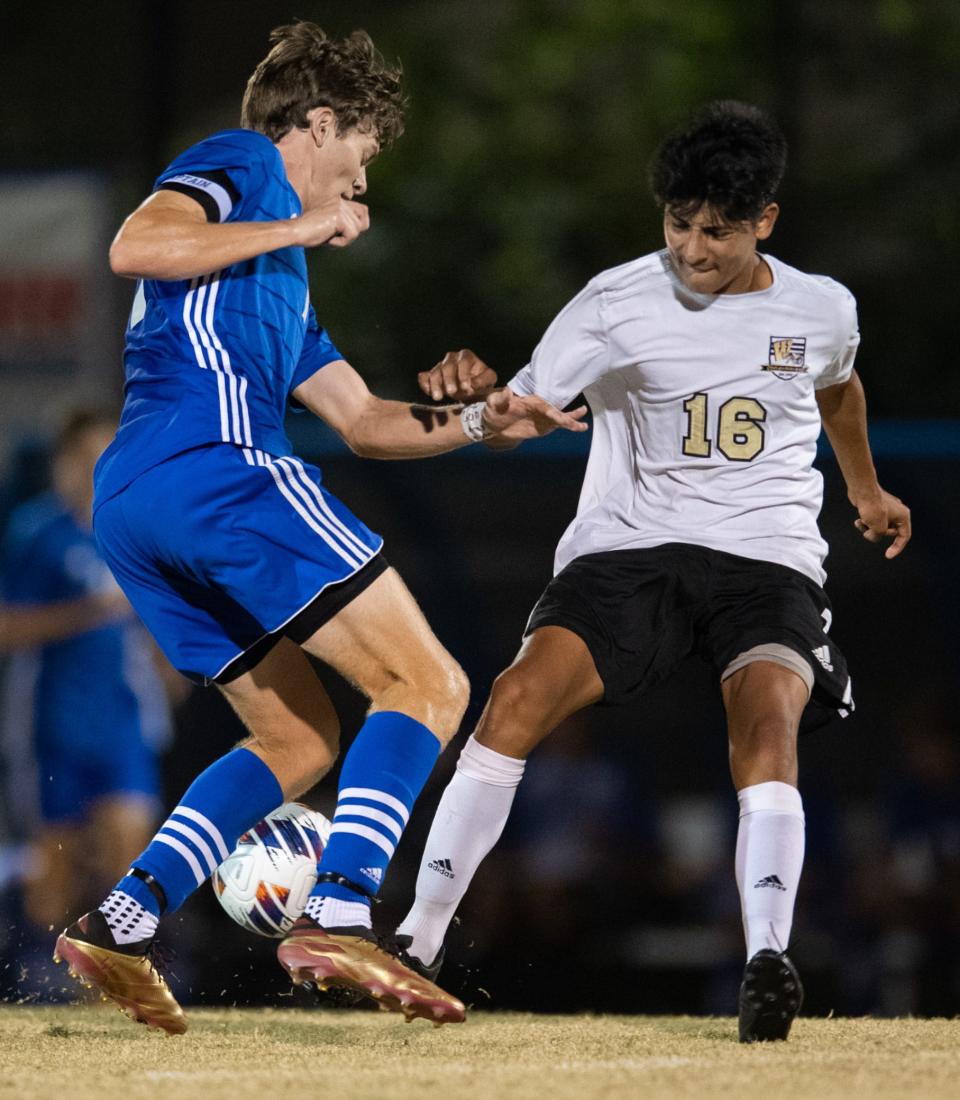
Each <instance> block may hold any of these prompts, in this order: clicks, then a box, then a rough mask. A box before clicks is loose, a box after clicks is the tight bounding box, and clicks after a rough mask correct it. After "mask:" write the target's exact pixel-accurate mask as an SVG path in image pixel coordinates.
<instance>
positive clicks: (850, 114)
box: [0, 0, 960, 418]
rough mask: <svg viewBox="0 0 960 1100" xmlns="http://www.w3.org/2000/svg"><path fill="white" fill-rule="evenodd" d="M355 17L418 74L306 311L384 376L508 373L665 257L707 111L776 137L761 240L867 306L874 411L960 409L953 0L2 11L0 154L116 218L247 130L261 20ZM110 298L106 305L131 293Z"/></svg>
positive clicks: (221, 1) (1, 159)
mask: <svg viewBox="0 0 960 1100" xmlns="http://www.w3.org/2000/svg"><path fill="white" fill-rule="evenodd" d="M295 16H296V17H300V18H308V19H313V20H315V21H317V22H318V23H320V24H321V25H322V26H323V27H325V28H326V29H328V30H329V31H331V32H336V33H344V32H347V31H349V30H351V29H353V28H355V27H364V28H366V29H368V30H369V31H370V32H371V34H372V35H373V36H374V40H375V41H376V42H377V44H378V45H379V47H380V48H381V50H382V51H383V52H384V53H385V54H386V55H387V56H388V57H391V58H393V57H399V58H400V59H401V60H402V62H403V65H404V68H405V71H406V80H407V88H408V91H409V95H410V112H409V121H408V128H407V133H406V135H405V136H404V137H403V138H402V139H401V141H400V142H399V144H398V145H396V146H395V147H394V148H393V149H391V150H389V151H388V152H387V153H386V154H385V155H384V156H383V157H382V158H381V160H380V161H379V162H378V163H377V164H376V166H375V167H374V169H373V171H372V172H371V176H370V192H369V196H368V198H369V203H370V206H371V211H372V216H373V226H374V229H373V232H371V233H370V234H369V236H368V237H367V238H366V239H364V240H363V241H361V242H360V243H359V244H358V245H357V246H356V247H354V248H352V249H350V250H349V251H348V252H346V253H344V254H342V255H337V256H332V255H328V254H324V253H323V252H322V251H321V252H319V253H316V254H315V255H314V258H313V264H314V300H315V303H316V305H317V308H318V312H319V313H320V315H321V317H323V318H326V319H327V323H328V324H329V326H330V328H331V330H332V333H333V335H334V337H335V339H336V340H337V341H338V343H339V344H340V346H341V347H342V348H343V349H344V350H345V351H346V353H347V354H348V356H349V357H350V359H351V361H352V362H354V364H355V365H357V366H358V367H359V368H360V369H361V370H362V371H363V372H364V374H365V375H366V376H367V377H368V378H369V379H370V380H371V381H372V382H373V383H374V384H375V386H377V387H379V388H380V389H381V390H382V391H384V392H390V393H394V394H403V393H409V392H410V389H411V378H412V374H413V371H414V370H415V369H419V368H422V367H423V366H424V365H425V364H429V363H432V362H433V361H435V360H436V359H437V358H438V357H439V356H440V355H441V354H442V353H443V352H444V351H445V350H447V349H448V348H450V347H460V346H463V345H468V346H471V347H474V348H475V349H477V350H478V351H480V352H481V353H482V354H484V355H486V356H487V357H488V358H489V359H490V361H491V362H492V363H494V364H496V365H497V366H499V367H500V368H501V369H502V370H503V372H504V373H506V372H508V371H512V370H513V369H514V368H515V367H517V366H519V365H521V364H522V363H523V362H524V361H525V358H526V356H528V355H529V352H530V349H531V348H532V346H533V345H534V343H535V342H536V340H537V338H538V336H539V334H540V333H541V332H542V330H543V328H544V326H545V324H546V322H547V321H548V320H549V319H550V317H552V315H553V314H554V312H555V311H556V310H557V309H558V308H559V307H560V306H561V305H562V304H563V303H564V302H565V301H566V300H567V299H568V298H569V297H571V296H572V295H573V294H574V293H575V292H576V291H577V290H578V289H579V287H580V286H581V285H582V284H583V282H584V281H585V280H586V279H588V278H589V277H590V276H591V275H593V274H595V273H596V272H597V271H599V270H601V269H603V268H605V267H609V266H612V265H614V264H617V263H620V262H623V261H625V260H627V259H630V258H631V257H633V256H635V255H638V254H641V253H643V252H645V251H649V250H651V249H654V248H656V247H658V245H659V244H660V227H659V217H658V213H657V211H656V210H655V208H654V206H653V204H652V202H651V200H650V198H649V194H648V190H647V186H646V165H647V162H648V160H649V157H650V155H651V153H652V151H653V149H654V147H655V145H656V143H657V142H658V141H659V139H660V138H662V136H663V135H664V133H665V132H666V131H667V130H668V129H669V128H671V127H672V126H673V125H675V124H676V123H677V122H678V121H680V120H681V119H682V118H683V117H684V116H685V115H686V114H688V113H689V111H690V110H691V109H692V108H693V107H695V106H696V105H698V104H700V103H701V102H703V101H705V100H708V99H711V98H717V97H736V98H742V99H747V100H751V101H753V102H756V103H758V104H760V105H762V106H764V107H766V108H768V109H770V110H771V111H772V112H774V114H775V115H776V116H777V117H778V118H779V119H780V121H781V123H782V125H783V126H784V128H785V130H786V132H787V134H788V137H789V139H790V143H791V161H790V167H789V171H788V176H787V180H786V184H785V186H784V189H783V192H782V196H781V198H782V205H783V207H784V212H783V215H782V217H781V220H780V223H779V224H778V227H777V232H776V235H775V238H774V240H773V241H772V242H771V245H770V249H771V251H773V252H774V253H775V254H777V255H779V256H781V257H782V258H783V259H785V260H787V261H788V262H790V263H794V264H796V265H797V266H799V267H801V268H806V269H808V270H813V271H822V272H825V273H828V274H831V275H833V276H834V277H836V278H838V279H840V280H841V281H843V282H844V283H846V284H847V285H849V286H850V288H851V289H852V290H853V292H854V293H855V294H856V296H857V298H858V300H859V302H860V310H861V322H862V329H863V334H864V342H863V350H862V354H861V358H860V368H861V372H862V374H863V376H864V377H865V379H866V381H867V384H868V387H869V394H870V399H871V404H872V410H873V412H874V413H875V414H877V415H882V416H887V417H898V418H899V417H910V418H913V417H921V416H935V417H943V416H956V415H960V372H958V371H957V370H956V369H955V368H954V366H953V364H952V362H951V361H950V358H949V354H948V348H949V346H950V344H951V343H952V337H953V325H954V322H953V317H954V314H955V312H956V310H955V304H954V300H955V295H956V290H955V287H956V272H955V266H956V257H957V255H958V254H960V199H958V193H960V78H958V73H960V6H958V5H957V4H955V3H952V2H950V0H847V2H841V3H829V2H827V0H791V2H790V3H775V2H773V0H691V2H688V3H683V4H676V3H668V2H665V0H590V2H589V3H580V2H577V0H523V2H520V0H484V2H483V3H476V2H475V0H444V2H442V3H441V2H436V0H435V2H424V0H393V2H385V3H371V2H363V0H360V2H356V3H350V4H344V3H331V2H328V3H316V2H302V3H297V4H295V5H293V6H292V7H291V6H290V4H289V2H281V3H277V2H275V0H263V2H256V3H253V2H236V0H234V2H227V0H208V2H207V3H204V4H190V3H186V2H184V0H167V2H165V3H162V4H161V3H150V2H147V0H133V2H130V0H100V2H99V3H97V4H96V5H78V4H67V3H50V2H46V3H43V2H41V3H36V4H30V5H27V4H9V5H7V6H6V11H5V26H4V34H3V39H4V45H3V47H2V49H3V58H2V60H3V64H2V66H0V97H2V102H3V104H4V141H3V145H2V149H0V168H13V169H17V168H24V167H61V166H88V167H94V168H97V169H100V170H102V171H103V172H104V173H105V185H107V186H110V187H111V188H112V189H113V191H114V194H115V199H116V211H117V219H118V220H119V218H120V217H121V216H122V214H124V213H126V212H127V211H128V210H129V209H130V208H131V207H132V206H133V205H135V203H136V202H138V201H139V199H140V198H141V197H142V196H143V195H144V194H145V193H146V192H147V190H148V189H149V186H150V184H151V182H152V179H153V177H154V176H155V175H156V173H157V172H158V170H159V169H160V168H161V167H162V166H163V165H164V164H166V163H167V162H168V161H169V160H170V159H171V158H172V157H173V156H174V155H175V154H176V153H177V152H178V151H179V150H180V149H181V148H182V147H183V146H185V145H186V144H187V143H189V142H191V141H192V140H194V139H196V138H199V137H200V136H202V135H204V134H206V133H207V132H209V131H211V130H214V129H217V128H220V127H225V126H232V125H236V124H237V119H238V113H239V103H240V98H241V95H242V92H243V87H244V83H245V80H246V78H247V76H248V74H249V72H250V71H251V69H252V68H253V66H254V64H255V63H256V61H257V60H258V59H259V58H260V56H262V54H263V53H264V52H265V48H266V38H267V33H268V31H269V30H270V28H271V27H273V26H275V25H277V24H279V23H282V22H286V21H289V20H290V19H291V18H293V17H295ZM123 291H124V288H123V287H122V286H121V287H119V288H118V306H117V308H118V311H119V310H121V309H122V308H125V300H124V297H123Z"/></svg>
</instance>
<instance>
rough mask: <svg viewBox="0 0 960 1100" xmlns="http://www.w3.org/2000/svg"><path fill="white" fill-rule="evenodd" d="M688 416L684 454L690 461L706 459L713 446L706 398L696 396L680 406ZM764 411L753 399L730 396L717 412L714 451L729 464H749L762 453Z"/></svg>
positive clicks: (704, 396)
mask: <svg viewBox="0 0 960 1100" xmlns="http://www.w3.org/2000/svg"><path fill="white" fill-rule="evenodd" d="M683 411H684V412H685V413H686V414H687V425H686V434H685V435H684V437H683V453H684V454H685V455H689V456H690V457H691V458H709V457H710V455H711V453H712V451H713V443H712V441H711V440H710V437H709V436H708V435H707V420H708V417H709V398H708V396H707V394H705V393H695V394H694V395H693V396H692V397H688V398H687V399H686V401H684V403H683ZM766 419H767V410H766V409H765V408H764V407H763V405H761V404H760V402H759V401H757V400H755V399H754V398H753V397H731V398H730V400H729V401H724V403H723V404H722V405H721V406H720V409H719V411H718V413H717V434H716V440H717V450H718V451H719V452H720V453H721V454H722V455H723V457H724V458H727V459H729V460H730V461H731V462H749V461H750V460H751V459H754V458H756V457H757V455H758V454H760V452H761V451H762V450H763V445H764V439H765V436H764V431H763V422H764V421H765V420H766Z"/></svg>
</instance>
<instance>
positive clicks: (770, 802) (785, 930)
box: [736, 782, 804, 959]
mask: <svg viewBox="0 0 960 1100" xmlns="http://www.w3.org/2000/svg"><path fill="white" fill-rule="evenodd" d="M737 798H738V799H739V801H740V828H739V830H738V832H737V858H736V870H737V887H738V889H739V890H740V904H741V906H742V908H743V932H744V936H745V937H746V941H747V958H748V959H752V958H753V956H754V955H755V954H756V953H757V952H758V951H760V950H761V949H762V948H764V947H769V948H771V949H772V950H774V951H786V949H787V944H788V943H789V941H790V928H791V926H792V924H793V907H794V903H795V902H796V900H797V887H798V886H799V885H800V872H801V871H802V870H803V845H804V817H803V801H802V800H801V798H800V792H799V791H798V790H797V788H796V787H791V786H790V784H789V783H777V782H770V783H757V784H756V785H755V786H753V787H744V789H743V790H742V791H738V792H737Z"/></svg>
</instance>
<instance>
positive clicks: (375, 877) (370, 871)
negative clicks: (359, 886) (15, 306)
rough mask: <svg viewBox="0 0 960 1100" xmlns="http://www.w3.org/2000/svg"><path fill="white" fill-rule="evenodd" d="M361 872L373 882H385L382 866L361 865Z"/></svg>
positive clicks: (378, 883)
mask: <svg viewBox="0 0 960 1100" xmlns="http://www.w3.org/2000/svg"><path fill="white" fill-rule="evenodd" d="M360 874H361V875H363V876H364V877H365V878H368V879H370V881H371V882H375V883H376V884H377V885H378V886H379V885H380V883H381V882H383V868H382V867H361V868H360Z"/></svg>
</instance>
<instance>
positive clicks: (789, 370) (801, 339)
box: [760, 336, 807, 380]
mask: <svg viewBox="0 0 960 1100" xmlns="http://www.w3.org/2000/svg"><path fill="white" fill-rule="evenodd" d="M806 354H807V338H806V336H771V337H770V356H769V362H766V363H764V364H763V365H762V366H761V367H760V369H761V370H768V371H770V372H771V373H772V374H775V375H776V376H777V378H783V379H785V380H786V379H788V378H795V377H796V376H797V375H798V374H806V373H807V365H806V363H805V362H804V360H805V358H806Z"/></svg>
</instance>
